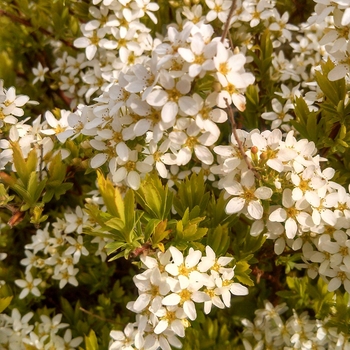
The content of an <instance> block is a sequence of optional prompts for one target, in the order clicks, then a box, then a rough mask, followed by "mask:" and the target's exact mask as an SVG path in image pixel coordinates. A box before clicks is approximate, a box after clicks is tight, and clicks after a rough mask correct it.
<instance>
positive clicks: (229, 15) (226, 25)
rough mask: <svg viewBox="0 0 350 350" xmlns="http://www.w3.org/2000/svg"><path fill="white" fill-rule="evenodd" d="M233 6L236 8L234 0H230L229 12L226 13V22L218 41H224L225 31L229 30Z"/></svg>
mask: <svg viewBox="0 0 350 350" xmlns="http://www.w3.org/2000/svg"><path fill="white" fill-rule="evenodd" d="M235 8H236V0H232V4H231V8H230V12H229V13H228V15H227V19H226V22H225V26H224V30H223V32H222V35H221V40H220V41H221V42H222V43H223V42H224V41H225V38H226V36H227V33H228V31H229V28H230V22H231V18H232V15H233V11H234V10H235Z"/></svg>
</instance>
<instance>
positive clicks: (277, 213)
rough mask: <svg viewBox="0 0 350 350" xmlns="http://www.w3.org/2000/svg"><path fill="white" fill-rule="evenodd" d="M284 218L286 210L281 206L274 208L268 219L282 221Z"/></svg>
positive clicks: (285, 217)
mask: <svg viewBox="0 0 350 350" xmlns="http://www.w3.org/2000/svg"><path fill="white" fill-rule="evenodd" d="M286 219H287V212H286V211H285V210H284V209H282V208H278V209H276V210H274V211H273V212H272V213H271V214H270V216H269V220H270V221H273V222H284V221H285V220H286Z"/></svg>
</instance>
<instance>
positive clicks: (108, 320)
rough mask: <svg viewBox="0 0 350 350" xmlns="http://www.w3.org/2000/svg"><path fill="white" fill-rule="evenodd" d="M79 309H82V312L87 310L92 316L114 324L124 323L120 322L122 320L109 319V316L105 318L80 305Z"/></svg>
mask: <svg viewBox="0 0 350 350" xmlns="http://www.w3.org/2000/svg"><path fill="white" fill-rule="evenodd" d="M79 310H80V311H82V312H85V313H86V314H88V315H90V316H92V317H95V318H97V319H99V320H101V321H103V322H109V323H113V324H120V325H123V324H122V323H120V322H115V321H113V320H110V319H108V318H104V317H101V316H98V315H95V314H94V313H92V312H91V311H89V310H86V309H84V308H82V307H80V308H79Z"/></svg>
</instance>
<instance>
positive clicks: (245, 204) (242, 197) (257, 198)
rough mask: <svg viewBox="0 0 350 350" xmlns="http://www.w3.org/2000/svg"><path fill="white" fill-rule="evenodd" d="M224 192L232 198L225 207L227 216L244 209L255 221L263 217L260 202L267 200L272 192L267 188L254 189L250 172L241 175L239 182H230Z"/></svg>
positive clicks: (252, 174)
mask: <svg viewBox="0 0 350 350" xmlns="http://www.w3.org/2000/svg"><path fill="white" fill-rule="evenodd" d="M225 190H226V191H227V192H228V193H229V194H231V195H233V196H234V197H233V198H231V199H230V200H229V202H228V203H227V205H226V212H227V213H228V214H235V213H239V212H241V211H243V210H244V209H246V210H247V211H248V214H249V215H250V216H251V217H252V218H253V219H256V220H259V219H261V218H262V216H263V212H264V209H263V206H262V204H261V200H266V199H269V198H270V197H271V196H272V190H271V188H269V187H266V186H262V187H258V188H256V187H255V176H254V173H253V172H252V171H251V170H247V171H245V172H244V173H242V176H241V182H240V183H239V182H237V181H232V184H230V186H227V187H225Z"/></svg>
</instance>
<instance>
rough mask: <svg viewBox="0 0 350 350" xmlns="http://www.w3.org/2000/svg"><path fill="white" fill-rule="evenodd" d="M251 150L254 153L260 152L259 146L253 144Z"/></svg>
mask: <svg viewBox="0 0 350 350" xmlns="http://www.w3.org/2000/svg"><path fill="white" fill-rule="evenodd" d="M250 152H251V153H252V154H257V153H258V152H259V148H258V147H256V146H253V147H252V148H251V149H250Z"/></svg>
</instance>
